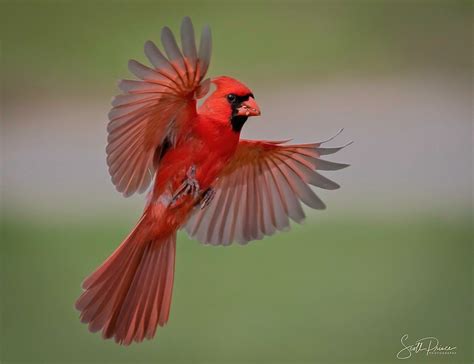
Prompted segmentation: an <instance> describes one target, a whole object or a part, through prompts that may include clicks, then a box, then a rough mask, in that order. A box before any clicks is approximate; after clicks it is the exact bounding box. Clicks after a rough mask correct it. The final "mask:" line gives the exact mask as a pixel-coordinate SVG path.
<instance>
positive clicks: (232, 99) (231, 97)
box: [227, 94, 236, 102]
mask: <svg viewBox="0 0 474 364" xmlns="http://www.w3.org/2000/svg"><path fill="white" fill-rule="evenodd" d="M235 99H236V96H235V95H234V94H228V95H227V100H229V101H230V102H233V101H235Z"/></svg>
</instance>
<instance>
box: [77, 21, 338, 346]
mask: <svg viewBox="0 0 474 364" xmlns="http://www.w3.org/2000/svg"><path fill="white" fill-rule="evenodd" d="M162 43H163V46H164V50H165V53H166V56H165V55H163V54H162V53H161V51H159V50H158V48H157V47H156V46H155V45H154V44H153V43H152V42H147V43H146V44H145V53H146V55H147V57H148V59H149V60H150V62H151V64H152V65H153V68H149V67H146V66H144V65H142V64H140V63H138V62H136V61H130V63H129V68H130V71H131V72H132V73H134V74H135V75H136V76H137V77H138V78H139V79H140V80H138V81H136V80H124V81H121V83H120V85H119V87H120V88H121V89H122V91H123V94H122V95H119V96H117V97H116V98H115V99H114V101H113V102H112V106H113V108H112V110H111V112H110V113H109V120H110V122H109V124H108V127H107V130H108V133H109V136H108V145H107V148H106V151H107V164H108V166H109V172H110V174H111V177H112V182H113V183H114V185H115V186H116V188H117V190H118V191H119V192H121V193H123V194H124V196H130V195H131V194H133V193H135V192H144V191H145V190H147V188H148V187H149V185H150V183H151V182H152V180H154V184H153V188H152V189H151V190H150V193H149V197H148V201H147V204H146V207H145V210H144V212H143V215H142V217H141V219H140V220H139V222H138V223H137V225H136V227H135V228H134V230H133V231H132V232H131V233H130V235H129V236H128V237H127V238H126V239H125V240H124V241H123V242H122V244H121V245H120V246H119V247H118V248H117V250H116V251H115V252H114V253H113V254H112V255H111V256H110V257H109V258H108V259H107V260H106V261H105V262H104V263H103V264H102V265H101V266H100V267H99V268H98V269H97V270H96V271H95V272H93V273H92V274H91V275H90V276H89V277H88V278H87V279H86V280H85V281H84V283H83V289H84V292H83V293H82V295H81V296H80V297H79V299H78V300H77V302H76V307H77V309H78V310H80V311H81V320H82V322H85V323H88V324H89V329H90V330H91V331H93V332H95V331H100V330H101V331H102V335H103V337H104V338H111V337H114V338H115V341H117V342H119V343H121V344H125V345H128V344H130V343H131V342H132V341H137V342H139V341H142V340H143V339H144V338H148V339H150V338H152V337H153V336H154V335H155V331H156V328H157V326H158V325H160V326H163V325H164V324H166V322H167V321H168V318H169V313H170V305H171V296H172V289H173V276H174V264H175V250H176V232H177V230H179V229H181V228H185V229H186V230H187V232H188V233H189V234H190V236H192V237H196V238H197V239H199V240H200V241H202V242H203V243H210V244H215V245H218V244H222V245H228V244H231V243H232V242H233V241H238V242H239V243H246V242H248V241H250V240H255V239H261V238H263V237H264V236H265V235H271V234H273V233H274V232H275V231H277V230H284V229H286V228H288V227H289V224H290V220H293V221H296V222H301V221H302V220H303V219H304V212H303V209H302V207H301V202H303V203H304V204H306V205H308V206H310V207H312V208H316V209H322V208H324V207H325V206H324V204H323V202H322V201H321V200H320V199H319V198H318V197H317V196H316V195H315V194H314V192H313V190H312V189H311V188H310V187H309V185H314V186H317V187H320V188H325V189H336V188H338V187H339V186H338V185H337V184H336V183H334V182H332V181H330V180H328V179H327V178H325V177H323V176H322V175H320V174H319V173H318V172H316V170H335V169H340V168H344V167H346V166H347V165H346V164H339V163H333V162H329V161H325V160H322V159H320V156H321V155H325V154H332V153H335V152H337V151H338V150H340V149H341V147H339V148H323V147H321V144H322V143H312V144H300V145H283V144H284V142H270V141H269V142H264V141H249V140H240V130H241V128H242V126H243V124H244V123H245V121H246V120H247V118H248V117H249V116H258V115H260V110H259V108H258V106H257V104H256V103H255V100H254V96H253V94H252V92H251V90H250V89H248V88H247V87H246V86H245V85H243V84H242V83H240V82H239V81H237V80H235V79H232V78H230V77H225V76H223V77H218V78H215V79H213V80H212V81H211V80H209V79H205V78H204V77H205V75H206V72H207V69H208V67H209V62H210V53H211V36H210V30H209V28H204V30H203V32H202V36H201V42H200V46H199V50H198V49H197V48H196V45H195V39H194V30H193V26H192V24H191V21H190V19H189V18H185V19H184V20H183V23H182V25H181V44H182V51H181V50H180V49H179V48H178V46H177V43H176V40H175V38H174V36H173V34H172V33H171V31H170V30H169V29H168V28H164V29H163V31H162ZM211 83H212V84H214V85H215V90H214V91H213V92H212V94H211V95H210V96H208V97H207V99H206V100H205V102H204V103H203V104H202V106H201V107H200V108H199V109H197V99H199V98H202V97H204V96H205V95H206V94H207V93H208V91H209V89H210V86H211Z"/></svg>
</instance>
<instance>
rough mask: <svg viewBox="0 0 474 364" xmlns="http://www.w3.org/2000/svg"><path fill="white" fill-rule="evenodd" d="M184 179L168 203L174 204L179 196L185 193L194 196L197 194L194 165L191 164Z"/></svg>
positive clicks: (197, 184)
mask: <svg viewBox="0 0 474 364" xmlns="http://www.w3.org/2000/svg"><path fill="white" fill-rule="evenodd" d="M186 176H187V178H186V180H185V181H184V182H183V183H182V184H181V186H179V188H178V190H177V191H176V192H175V194H174V195H173V198H172V199H171V202H170V205H171V206H173V205H175V203H176V201H178V200H179V199H180V198H181V197H183V196H185V195H193V197H194V198H196V197H198V195H199V182H198V181H197V180H196V166H194V165H192V166H191V167H189V169H188V171H187V172H186Z"/></svg>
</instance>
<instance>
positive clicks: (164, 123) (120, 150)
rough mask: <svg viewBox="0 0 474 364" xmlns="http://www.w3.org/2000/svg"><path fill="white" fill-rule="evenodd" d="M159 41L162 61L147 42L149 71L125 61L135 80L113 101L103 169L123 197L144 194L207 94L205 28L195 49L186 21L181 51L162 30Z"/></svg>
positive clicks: (124, 82) (123, 84)
mask: <svg viewBox="0 0 474 364" xmlns="http://www.w3.org/2000/svg"><path fill="white" fill-rule="evenodd" d="M161 41H162V43H163V47H164V50H165V53H166V55H167V57H165V56H164V55H163V53H161V51H160V50H159V49H158V48H157V47H156V45H155V44H154V43H153V42H151V41H148V42H146V43H145V54H146V56H147V58H148V59H149V61H150V62H151V64H152V67H151V68H150V67H147V66H144V65H143V64H141V63H139V62H137V61H135V60H130V61H129V64H128V67H129V70H130V71H131V72H132V73H133V74H134V75H135V76H137V77H138V78H139V80H122V81H121V82H120V83H119V88H120V89H121V90H122V91H123V93H122V94H121V95H119V96H117V97H115V98H114V100H113V101H112V106H113V107H112V110H111V111H110V113H109V120H110V121H109V124H108V126H107V131H108V139H107V141H108V144H107V148H106V152H107V165H108V167H109V173H110V175H111V177H112V182H113V184H114V185H115V187H116V188H117V190H118V191H119V192H122V193H123V195H124V196H130V195H132V194H133V193H135V192H137V191H138V192H140V193H141V192H144V191H145V190H146V189H147V187H148V186H149V184H150V182H151V180H152V178H153V175H154V171H155V170H156V169H157V168H158V166H159V162H160V159H161V158H162V156H163V153H164V152H166V149H167V148H169V147H170V146H173V145H174V144H175V143H176V141H177V139H178V138H179V136H180V135H182V134H181V133H184V132H186V131H187V129H188V127H189V123H190V122H191V120H193V117H194V116H195V115H196V99H198V98H201V97H203V96H204V95H205V94H206V93H207V91H208V90H209V85H210V80H209V79H206V80H204V81H203V79H204V76H205V75H206V72H207V69H208V67H209V62H210V56H211V33H210V29H209V28H208V27H205V28H204V29H203V32H202V34H201V42H200V46H199V50H197V49H196V43H195V38H194V29H193V25H192V23H191V20H190V19H189V18H188V17H186V18H184V19H183V22H182V24H181V44H182V52H181V50H180V49H179V48H178V45H177V43H176V40H175V38H174V36H173V33H172V32H171V30H170V29H169V28H167V27H165V28H163V30H162V32H161Z"/></svg>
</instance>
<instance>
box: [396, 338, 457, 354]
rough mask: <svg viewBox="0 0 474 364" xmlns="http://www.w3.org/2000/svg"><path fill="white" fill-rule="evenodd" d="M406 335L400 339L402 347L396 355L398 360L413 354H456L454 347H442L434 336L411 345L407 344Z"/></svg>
mask: <svg viewBox="0 0 474 364" xmlns="http://www.w3.org/2000/svg"><path fill="white" fill-rule="evenodd" d="M407 341H408V334H405V335H403V336H402V338H401V339H400V342H401V344H402V346H403V349H401V350H400V351H399V352H398V353H397V358H398V359H408V358H410V357H411V356H412V355H413V354H419V353H426V355H432V354H456V347H455V346H449V345H446V346H443V345H440V343H439V340H438V339H437V338H436V337H434V336H428V337H424V338H421V339H418V340H416V341H415V342H414V343H413V344H411V345H410V344H408V343H407Z"/></svg>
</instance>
